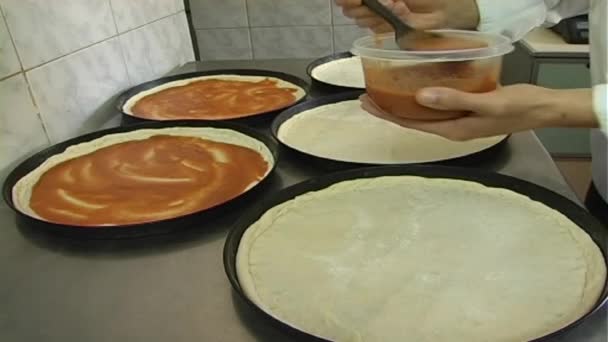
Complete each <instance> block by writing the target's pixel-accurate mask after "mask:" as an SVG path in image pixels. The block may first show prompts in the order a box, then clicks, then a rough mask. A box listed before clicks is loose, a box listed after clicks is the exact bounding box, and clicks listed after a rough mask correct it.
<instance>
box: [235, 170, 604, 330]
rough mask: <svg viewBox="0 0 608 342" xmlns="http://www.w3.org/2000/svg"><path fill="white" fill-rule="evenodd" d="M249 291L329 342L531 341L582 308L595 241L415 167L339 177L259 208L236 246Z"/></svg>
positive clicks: (600, 283)
mask: <svg viewBox="0 0 608 342" xmlns="http://www.w3.org/2000/svg"><path fill="white" fill-rule="evenodd" d="M237 274H238V278H239V282H240V284H241V286H242V288H243V290H244V291H245V294H246V295H247V296H248V297H249V298H250V299H251V300H252V301H253V302H255V303H256V304H257V305H259V306H260V307H261V308H262V309H263V310H265V311H266V312H267V313H269V314H271V315H273V316H274V317H276V318H277V319H279V320H281V321H283V322H286V323H287V324H290V325H292V326H294V327H297V328H298V329H301V330H304V331H307V332H309V333H311V334H314V335H316V336H320V337H323V338H326V339H330V340H335V341H416V342H427V341H428V342H441V341H450V342H459V341H462V342H475V341H528V340H531V339H534V338H538V337H541V336H544V335H546V334H548V333H551V332H554V331H556V330H558V329H560V328H562V327H564V326H566V325H568V324H569V323H571V322H573V321H575V320H577V319H578V318H580V317H581V316H582V315H584V314H585V313H587V312H588V311H589V310H590V309H591V308H592V307H593V306H594V305H595V303H596V301H597V300H598V298H599V295H600V293H601V291H602V289H603V287H604V283H605V279H606V268H605V261H604V259H603V256H602V254H601V251H600V250H599V248H598V247H597V246H596V245H595V244H594V243H593V241H592V240H591V238H590V237H589V236H588V235H587V234H586V233H585V232H584V231H583V230H581V229H580V228H579V227H578V226H577V225H576V224H574V223H573V222H571V221H570V220H569V219H568V218H566V217H565V216H564V215H562V214H561V213H559V212H557V211H555V210H553V209H551V208H549V207H547V206H545V205H543V204H541V203H539V202H535V201H532V200H530V199H529V198H527V197H525V196H522V195H520V194H517V193H515V192H512V191H509V190H505V189H498V188H489V187H485V186H483V185H480V184H477V183H473V182H466V181H459V180H447V179H427V178H420V177H414V176H401V177H380V178H373V179H361V180H354V181H345V182H342V183H338V184H336V185H333V186H331V187H329V188H327V189H324V190H320V191H317V192H310V193H307V194H304V195H302V196H299V197H297V198H295V199H294V200H290V201H287V202H285V203H283V204H280V205H278V206H276V207H274V208H272V209H270V210H269V211H267V212H266V213H265V214H264V215H263V216H262V217H261V218H260V219H259V220H258V221H257V222H255V223H254V224H253V225H252V226H251V227H249V228H248V229H247V230H246V231H245V233H244V235H243V237H242V240H241V243H240V246H239V249H238V253H237Z"/></svg>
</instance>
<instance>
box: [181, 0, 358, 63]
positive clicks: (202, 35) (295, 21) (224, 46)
mask: <svg viewBox="0 0 608 342" xmlns="http://www.w3.org/2000/svg"><path fill="white" fill-rule="evenodd" d="M189 1H190V8H191V12H192V23H193V26H194V28H195V31H196V41H197V42H198V48H199V54H200V57H201V59H202V60H218V59H273V58H310V57H321V56H324V55H328V54H331V53H334V52H342V51H347V50H349V49H350V48H351V45H352V42H353V41H354V40H355V39H356V38H359V37H361V36H363V35H366V34H368V33H367V31H366V30H363V29H360V28H359V27H357V26H356V25H353V22H352V21H351V20H350V19H348V18H346V17H344V16H343V15H342V12H341V10H340V9H339V8H338V7H337V6H335V4H334V3H333V0H189Z"/></svg>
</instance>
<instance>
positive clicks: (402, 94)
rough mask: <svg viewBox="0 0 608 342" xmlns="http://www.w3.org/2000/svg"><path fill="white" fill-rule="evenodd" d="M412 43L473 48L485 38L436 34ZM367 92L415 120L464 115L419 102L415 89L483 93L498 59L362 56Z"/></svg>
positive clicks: (423, 47) (494, 77)
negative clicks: (395, 59) (425, 59)
mask: <svg viewBox="0 0 608 342" xmlns="http://www.w3.org/2000/svg"><path fill="white" fill-rule="evenodd" d="M413 42H414V43H413V45H412V47H413V48H414V49H415V50H420V51H441V50H456V49H475V48H483V47H486V46H487V44H486V43H485V42H481V41H477V40H471V39H463V38H458V37H447V36H439V37H436V38H430V39H415V40H413ZM363 70H364V73H365V81H366V88H367V93H368V94H369V96H370V97H371V98H372V100H373V101H374V102H375V103H376V104H377V105H378V106H379V107H380V108H381V109H382V110H384V111H386V112H387V113H390V114H392V115H396V116H400V117H404V118H410V119H417V120H442V119H449V118H455V117H460V116H463V115H466V114H467V113H466V112H460V111H456V112H454V111H452V112H450V111H441V110H435V109H431V108H428V107H424V106H421V105H420V104H418V102H417V101H416V92H417V91H418V90H419V89H421V88H425V87H448V88H455V89H459V90H462V91H465V92H471V93H483V92H488V91H492V90H494V89H496V87H497V82H498V75H499V72H500V63H496V62H495V61H491V62H488V61H484V60H481V61H452V62H418V63H415V62H405V63H404V62H392V61H385V60H374V59H363Z"/></svg>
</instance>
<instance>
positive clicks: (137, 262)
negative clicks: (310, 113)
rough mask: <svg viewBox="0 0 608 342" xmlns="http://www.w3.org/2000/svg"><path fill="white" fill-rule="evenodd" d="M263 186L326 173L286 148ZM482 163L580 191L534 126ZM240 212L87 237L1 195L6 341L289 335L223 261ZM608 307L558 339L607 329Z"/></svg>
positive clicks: (1, 318)
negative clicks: (34, 226) (43, 225)
mask: <svg viewBox="0 0 608 342" xmlns="http://www.w3.org/2000/svg"><path fill="white" fill-rule="evenodd" d="M308 62H309V61H306V60H273V61H256V62H251V61H245V62H243V61H239V62H237V61H230V62H210V63H190V64H188V65H186V66H184V67H183V68H180V69H179V70H177V71H176V73H181V72H190V71H195V70H209V69H224V68H263V69H272V70H277V71H283V72H288V73H292V74H295V75H299V76H300V77H303V78H306V75H305V72H304V69H305V66H306V65H307V63H308ZM285 157H286V158H284V159H283V160H281V162H280V163H279V165H278V169H277V172H276V174H275V175H274V176H273V177H272V179H271V180H272V181H271V182H270V184H269V186H268V187H267V188H266V190H265V191H264V192H263V193H262V194H261V196H267V195H269V194H271V193H272V192H274V191H276V190H278V189H280V188H283V187H285V186H288V185H291V184H294V183H296V182H299V181H301V180H304V179H306V178H310V177H313V176H316V175H319V174H321V172H320V171H318V170H316V169H314V168H312V167H311V166H309V165H303V164H301V163H296V162H295V161H294V160H292V159H291V158H289V156H285ZM478 167H480V168H483V169H488V170H495V171H498V172H500V173H504V174H508V175H512V176H515V177H518V178H522V179H525V180H528V181H531V182H534V183H537V184H539V185H542V186H545V187H547V188H549V189H552V190H554V191H556V192H558V193H561V194H562V195H564V196H566V197H568V198H571V199H575V196H574V194H573V193H572V191H571V190H570V189H569V187H568V186H567V184H566V183H565V181H564V179H563V177H562V176H561V175H560V173H559V171H558V170H557V168H556V166H555V164H554V163H553V162H552V160H551V158H550V157H549V155H548V153H547V152H546V151H545V150H544V148H543V147H542V145H541V144H540V143H539V141H538V139H537V138H536V137H535V136H534V134H533V133H531V132H525V133H518V134H515V135H513V136H512V137H511V138H510V139H509V141H508V143H507V145H506V146H505V149H504V150H503V151H502V152H501V154H500V155H499V156H497V158H495V160H492V161H487V162H484V163H480V164H479V165H478ZM238 214H239V213H234V215H232V216H230V217H225V218H222V219H221V220H220V221H219V222H216V223H214V224H207V225H205V224H201V225H200V227H197V228H195V229H192V230H190V231H188V232H185V233H181V234H176V235H171V236H162V237H154V238H147V239H139V240H128V241H104V242H82V241H71V240H66V239H60V238H55V237H50V236H46V235H41V234H38V233H36V232H33V231H31V230H29V229H27V228H26V227H17V226H16V224H15V219H14V216H13V213H12V212H11V211H10V210H9V209H8V208H6V206H5V205H4V203H2V204H1V205H0V227H1V228H0V341H7V342H9V341H19V342H21V341H48V342H51V341H57V342H66V341H87V342H89V341H90V342H98V341H99V342H101V341H113V342H119V341H131V342H137V341H146V342H155V341H163V342H164V341H171V342H178V341H231V342H233V341H234V342H239V341H287V340H289V339H288V338H287V337H286V336H284V335H283V334H282V333H281V332H280V331H278V330H276V329H275V328H274V327H272V326H269V325H268V324H267V323H266V322H265V321H263V320H261V319H259V318H257V317H255V316H252V315H251V313H250V312H249V311H248V310H247V308H246V307H243V306H242V305H241V303H240V302H239V301H238V298H237V297H236V296H234V295H233V293H232V289H231V287H230V284H229V283H228V280H227V278H226V276H225V275H224V270H223V265H222V247H223V243H224V239H225V237H226V234H227V231H228V227H229V226H230V224H231V223H232V222H233V221H234V220H235V219H236V217H237V216H238ZM606 322H607V320H606V312H605V311H603V312H601V313H599V314H598V315H595V316H594V317H592V319H590V320H588V321H587V322H586V323H585V324H583V325H581V326H579V327H577V328H576V329H574V330H573V331H572V332H571V333H570V334H568V335H566V336H564V337H563V338H560V339H558V340H557V341H577V342H578V341H594V342H595V341H597V342H600V341H601V342H605V341H606V339H607V336H608V335H607V333H606V330H607V326H606Z"/></svg>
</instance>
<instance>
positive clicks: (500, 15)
mask: <svg viewBox="0 0 608 342" xmlns="http://www.w3.org/2000/svg"><path fill="white" fill-rule="evenodd" d="M477 7H478V8H479V26H477V30H479V31H485V32H495V33H500V34H503V35H505V36H507V37H510V38H511V39H512V40H513V41H517V40H520V39H521V38H523V36H525V35H526V34H527V33H528V32H530V30H532V29H533V28H535V27H538V26H540V25H542V24H543V23H544V22H545V18H546V17H547V6H546V5H545V2H544V1H543V0H504V1H496V0H477Z"/></svg>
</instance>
